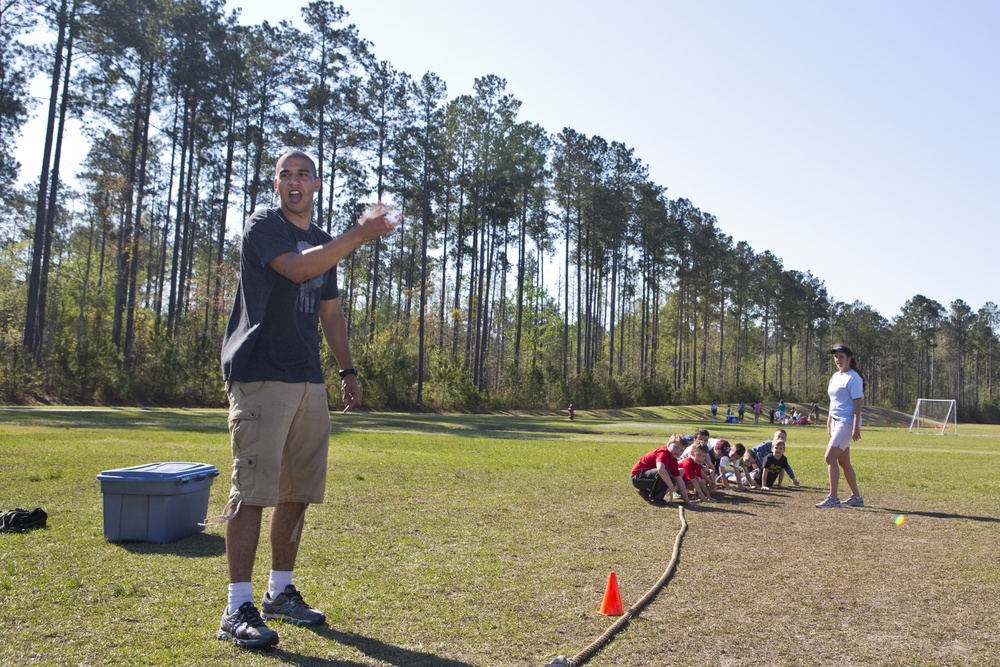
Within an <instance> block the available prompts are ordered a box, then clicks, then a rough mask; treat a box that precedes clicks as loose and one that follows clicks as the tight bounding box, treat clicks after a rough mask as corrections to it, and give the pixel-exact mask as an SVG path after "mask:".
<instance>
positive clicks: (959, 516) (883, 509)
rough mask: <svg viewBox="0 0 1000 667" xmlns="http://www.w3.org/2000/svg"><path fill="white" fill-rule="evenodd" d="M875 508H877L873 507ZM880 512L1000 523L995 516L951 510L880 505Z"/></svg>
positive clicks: (999, 519)
mask: <svg viewBox="0 0 1000 667" xmlns="http://www.w3.org/2000/svg"><path fill="white" fill-rule="evenodd" d="M872 509H875V508H872ZM878 510H879V511H880V512H886V513H887V514H896V515H903V516H926V517H928V518H931V519H968V520H969V521H983V522H985V523H1000V518H997V517H995V516H970V515H968V514H952V513H949V512H921V511H919V510H901V509H892V508H891V507H880V508H878Z"/></svg>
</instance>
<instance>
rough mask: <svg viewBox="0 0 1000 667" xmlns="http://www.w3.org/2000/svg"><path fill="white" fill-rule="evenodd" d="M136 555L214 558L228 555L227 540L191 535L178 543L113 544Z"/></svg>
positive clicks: (210, 535) (208, 534)
mask: <svg viewBox="0 0 1000 667" xmlns="http://www.w3.org/2000/svg"><path fill="white" fill-rule="evenodd" d="M112 544H114V545H115V546H119V547H121V548H122V549H125V550H126V551H129V552H131V553H134V554H170V555H172V556H183V557H186V558H214V557H216V556H221V555H222V554H224V553H226V538H224V537H223V536H222V535H215V534H211V533H198V534H197V535H190V536H188V537H185V538H183V539H180V540H177V541H176V542H163V543H155V542H112Z"/></svg>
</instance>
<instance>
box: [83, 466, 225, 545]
mask: <svg viewBox="0 0 1000 667" xmlns="http://www.w3.org/2000/svg"><path fill="white" fill-rule="evenodd" d="M218 474H219V471H218V469H217V468H216V467H215V466H212V465H208V464H207V463H185V462H172V463H147V464H145V465H141V466H132V467H131V468H119V469H117V470H105V471H104V472H102V473H101V474H100V475H98V476H97V479H98V480H99V481H100V482H101V493H103V494H104V539H106V540H110V541H112V542H172V541H174V540H179V539H180V538H182V537H185V536H187V535H193V534H194V533H197V532H199V531H200V530H201V529H202V527H201V526H199V525H198V524H199V523H201V522H203V521H204V520H205V516H206V515H207V514H208V492H209V488H210V487H211V486H212V482H213V481H214V480H215V477H216V476H217V475H218Z"/></svg>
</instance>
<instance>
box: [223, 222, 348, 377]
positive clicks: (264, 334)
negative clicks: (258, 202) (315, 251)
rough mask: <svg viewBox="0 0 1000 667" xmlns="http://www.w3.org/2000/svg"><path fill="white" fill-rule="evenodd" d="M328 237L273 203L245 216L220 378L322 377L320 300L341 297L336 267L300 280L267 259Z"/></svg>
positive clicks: (224, 340) (317, 243)
mask: <svg viewBox="0 0 1000 667" xmlns="http://www.w3.org/2000/svg"><path fill="white" fill-rule="evenodd" d="M329 240H331V236H330V235H329V234H327V233H326V232H324V231H323V230H322V229H320V228H319V227H317V226H316V225H309V229H308V230H304V229H301V228H299V227H296V226H295V225H293V224H292V223H290V222H288V221H287V220H285V218H284V217H283V216H282V215H281V214H280V213H279V209H276V208H259V209H257V210H256V211H254V212H253V214H252V215H251V216H250V217H249V218H247V221H246V223H244V225H243V236H242V237H241V238H240V282H239V285H238V286H237V288H236V299H235V300H234V302H233V310H232V313H231V314H230V316H229V324H228V325H227V326H226V336H225V338H224V339H223V341H222V376H223V378H225V379H226V380H236V381H239V382H257V381H261V380H277V381H279V382H323V370H322V368H321V366H320V357H319V344H320V331H319V303H320V301H326V300H329V299H336V298H337V297H338V296H339V294H340V292H339V290H338V289H337V269H336V267H334V268H332V269H330V270H329V271H327V272H326V273H324V274H323V275H321V276H316V277H315V278H311V279H310V280H307V281H306V282H304V283H301V284H299V283H294V282H292V281H290V280H288V279H287V278H285V277H284V276H282V275H281V274H279V273H278V272H276V271H274V270H273V269H271V268H270V267H269V266H268V265H267V264H268V262H270V261H271V260H272V259H274V258H275V257H277V256H278V255H281V254H284V253H286V252H301V251H302V250H305V249H307V248H311V247H313V246H318V245H322V244H323V243H326V242H327V241H329Z"/></svg>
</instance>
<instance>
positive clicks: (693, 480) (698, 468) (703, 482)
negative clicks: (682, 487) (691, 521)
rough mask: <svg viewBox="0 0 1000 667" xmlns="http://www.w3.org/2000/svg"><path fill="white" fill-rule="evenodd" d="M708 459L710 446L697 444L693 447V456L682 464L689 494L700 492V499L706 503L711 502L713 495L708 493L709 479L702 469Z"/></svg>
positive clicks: (683, 460)
mask: <svg viewBox="0 0 1000 667" xmlns="http://www.w3.org/2000/svg"><path fill="white" fill-rule="evenodd" d="M706 458H708V445H706V444H705V443H704V442H695V443H694V444H693V445H691V455H690V456H688V457H687V458H686V459H682V460H681V462H680V468H681V472H683V473H684V481H685V482H687V486H688V489H687V490H688V493H692V492H693V491H697V492H698V498H699V499H701V500H702V501H704V502H711V501H712V495H711V494H710V493H709V491H708V478H707V477H706V476H705V470H704V468H703V467H702V466H703V465H704V463H705V459H706Z"/></svg>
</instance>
